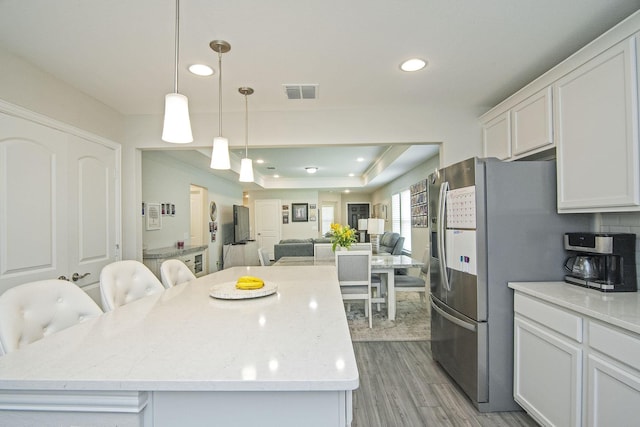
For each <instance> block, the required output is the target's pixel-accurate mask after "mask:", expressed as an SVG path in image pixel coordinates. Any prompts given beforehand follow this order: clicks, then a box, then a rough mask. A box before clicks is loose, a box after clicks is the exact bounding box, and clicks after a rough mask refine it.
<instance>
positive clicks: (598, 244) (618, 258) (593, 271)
mask: <svg viewBox="0 0 640 427" xmlns="http://www.w3.org/2000/svg"><path fill="white" fill-rule="evenodd" d="M564 248H565V249H566V250H567V251H569V253H570V256H569V258H567V259H566V261H565V263H564V268H565V269H566V270H567V271H568V272H569V274H567V275H566V276H565V278H564V280H565V282H567V283H571V284H574V285H580V286H586V287H589V288H594V289H598V290H600V291H602V292H636V291H637V286H638V285H637V279H636V235H635V234H631V233H565V235H564Z"/></svg>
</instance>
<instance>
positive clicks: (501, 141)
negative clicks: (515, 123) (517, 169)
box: [482, 111, 511, 160]
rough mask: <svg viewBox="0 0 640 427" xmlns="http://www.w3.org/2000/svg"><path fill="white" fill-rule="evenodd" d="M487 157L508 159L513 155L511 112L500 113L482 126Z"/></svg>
mask: <svg viewBox="0 0 640 427" xmlns="http://www.w3.org/2000/svg"><path fill="white" fill-rule="evenodd" d="M482 143H483V147H484V156H485V157H497V158H498V159H500V160H506V159H508V158H510V157H511V122H510V116H509V112H508V111H507V112H506V113H503V114H500V115H499V116H498V117H496V118H495V119H493V120H490V121H489V122H487V123H486V124H484V125H483V126H482Z"/></svg>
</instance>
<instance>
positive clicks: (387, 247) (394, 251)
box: [378, 231, 404, 255]
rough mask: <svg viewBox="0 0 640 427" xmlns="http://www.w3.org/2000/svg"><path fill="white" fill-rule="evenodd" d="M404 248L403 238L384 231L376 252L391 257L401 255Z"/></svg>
mask: <svg viewBox="0 0 640 427" xmlns="http://www.w3.org/2000/svg"><path fill="white" fill-rule="evenodd" d="M403 247H404V237H400V234H398V233H392V232H391V231H385V232H384V234H383V235H382V236H380V250H379V251H378V252H387V253H389V254H391V255H402V249H403Z"/></svg>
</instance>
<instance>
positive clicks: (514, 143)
mask: <svg viewBox="0 0 640 427" xmlns="http://www.w3.org/2000/svg"><path fill="white" fill-rule="evenodd" d="M551 108H552V103H551V87H547V88H545V89H543V90H541V91H539V92H537V93H535V94H533V95H531V96H529V97H528V98H526V99H524V100H523V101H521V102H519V103H517V104H516V105H514V106H513V107H511V108H509V109H508V110H506V111H504V112H502V113H500V114H499V115H498V116H495V117H493V118H489V119H488V121H487V122H485V123H483V125H482V143H483V150H484V156H485V157H497V158H498V159H500V160H515V159H517V158H520V157H524V156H528V155H531V154H534V153H537V152H540V151H543V150H546V149H548V148H551V147H553V126H552V119H553V115H552V113H551Z"/></svg>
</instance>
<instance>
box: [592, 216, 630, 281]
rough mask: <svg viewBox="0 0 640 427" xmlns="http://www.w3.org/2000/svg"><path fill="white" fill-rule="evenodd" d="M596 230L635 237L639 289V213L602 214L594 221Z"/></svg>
mask: <svg viewBox="0 0 640 427" xmlns="http://www.w3.org/2000/svg"><path fill="white" fill-rule="evenodd" d="M596 229H597V230H598V231H601V232H603V233H607V232H612V233H613V232H615V233H634V234H635V235H636V274H637V275H638V288H639V289H640V264H639V263H638V259H640V256H639V255H640V240H639V238H640V213H639V212H622V213H603V214H600V215H599V216H598V218H597V219H596Z"/></svg>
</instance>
